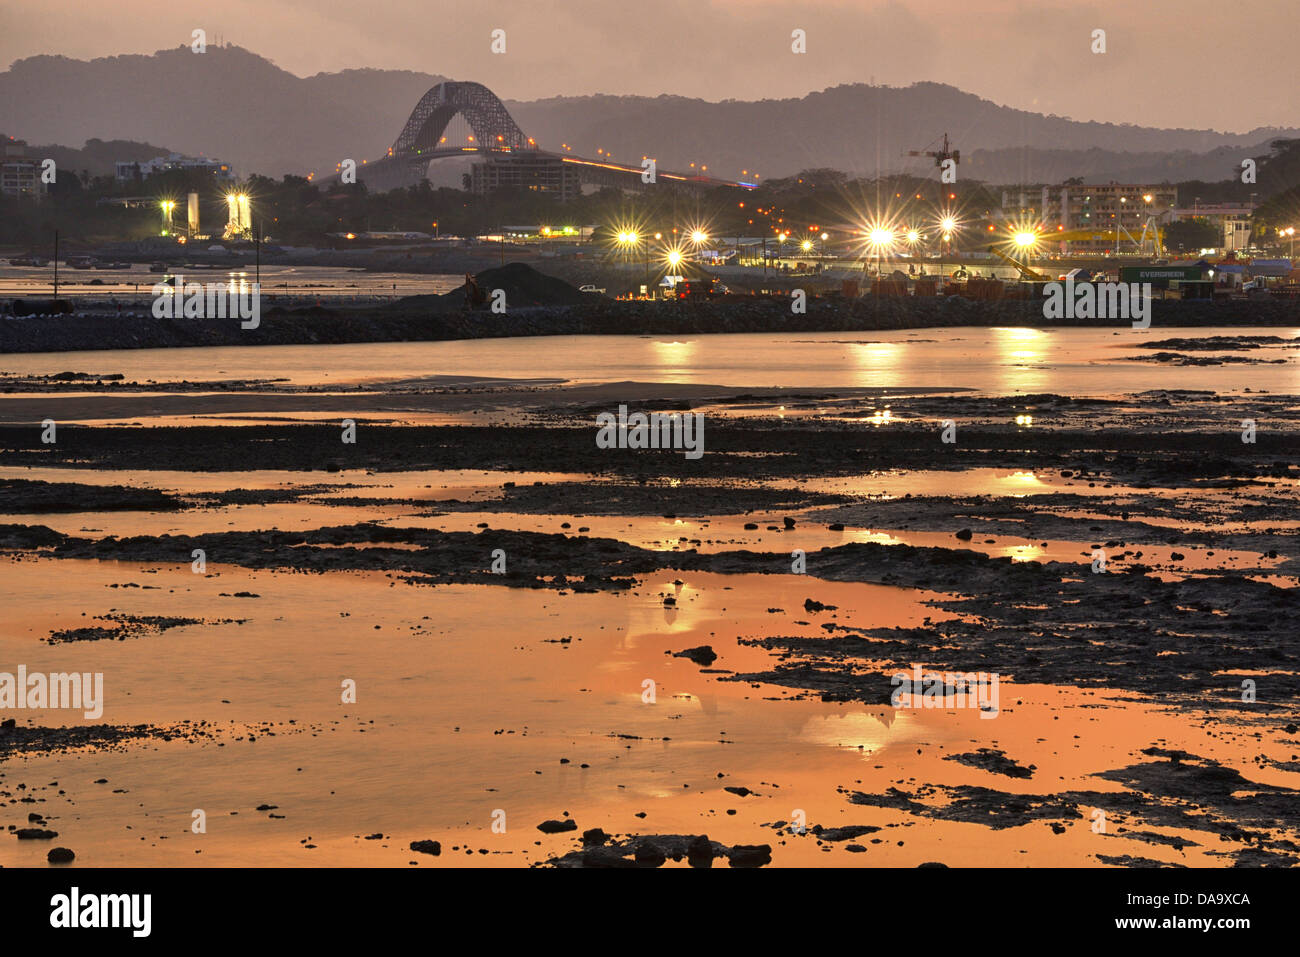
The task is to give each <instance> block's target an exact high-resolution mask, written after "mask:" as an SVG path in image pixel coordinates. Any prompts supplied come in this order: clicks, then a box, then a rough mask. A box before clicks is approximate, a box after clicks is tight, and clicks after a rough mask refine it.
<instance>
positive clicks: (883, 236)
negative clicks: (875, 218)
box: [867, 226, 894, 249]
mask: <svg viewBox="0 0 1300 957" xmlns="http://www.w3.org/2000/svg"><path fill="white" fill-rule="evenodd" d="M867 242H868V243H869V244H870V245H871V246H872V247H874V248H876V249H880V248H884V247H886V246H892V245H893V244H894V231H893V230H892V229H885V228H884V227H883V226H874V227H872V229H871V230H870V231H869V232H868V233H867Z"/></svg>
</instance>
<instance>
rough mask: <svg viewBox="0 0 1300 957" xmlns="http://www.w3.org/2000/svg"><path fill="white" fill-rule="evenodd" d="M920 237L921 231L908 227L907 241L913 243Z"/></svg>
mask: <svg viewBox="0 0 1300 957" xmlns="http://www.w3.org/2000/svg"><path fill="white" fill-rule="evenodd" d="M920 238H921V233H920V232H919V231H918V230H915V229H909V230H908V231H907V241H908V242H909V243H914V242H916V241H918V240H919V239H920Z"/></svg>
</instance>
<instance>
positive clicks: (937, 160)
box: [907, 133, 961, 166]
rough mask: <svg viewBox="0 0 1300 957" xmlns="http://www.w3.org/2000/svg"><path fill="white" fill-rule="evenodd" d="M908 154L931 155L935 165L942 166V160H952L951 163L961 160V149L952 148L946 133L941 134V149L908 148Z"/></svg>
mask: <svg viewBox="0 0 1300 957" xmlns="http://www.w3.org/2000/svg"><path fill="white" fill-rule="evenodd" d="M907 155H908V156H933V157H934V165H935V166H943V161H944V160H949V159H950V160H952V161H953V163H960V162H961V150H955V149H952V148H951V147H950V146H949V144H948V134H947V133H944V134H943V149H939V150H908V151H907Z"/></svg>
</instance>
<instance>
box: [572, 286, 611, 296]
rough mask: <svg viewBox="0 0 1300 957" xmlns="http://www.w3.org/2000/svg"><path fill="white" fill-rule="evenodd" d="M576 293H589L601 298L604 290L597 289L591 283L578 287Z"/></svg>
mask: <svg viewBox="0 0 1300 957" xmlns="http://www.w3.org/2000/svg"><path fill="white" fill-rule="evenodd" d="M578 292H590V293H593V294H595V295H598V296H603V295H604V294H605V290H603V289H597V288H596V287H595V286H593V285H592V284H591V283H587V284H586V285H585V286H579V287H578Z"/></svg>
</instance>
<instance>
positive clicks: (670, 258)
mask: <svg viewBox="0 0 1300 957" xmlns="http://www.w3.org/2000/svg"><path fill="white" fill-rule="evenodd" d="M681 261H682V251H681V250H680V249H670V250H668V253H667V254H666V255H665V256H664V262H666V263H668V265H669V266H670V267H671V268H673V269H676V268H677V267H678V266H679V265H680V264H681Z"/></svg>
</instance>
